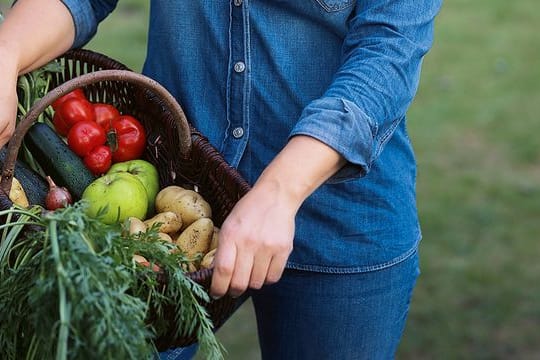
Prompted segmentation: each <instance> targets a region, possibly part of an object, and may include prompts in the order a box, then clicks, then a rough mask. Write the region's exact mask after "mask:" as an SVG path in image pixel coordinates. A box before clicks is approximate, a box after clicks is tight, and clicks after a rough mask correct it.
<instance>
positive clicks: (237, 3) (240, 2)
mask: <svg viewBox="0 0 540 360" xmlns="http://www.w3.org/2000/svg"><path fill="white" fill-rule="evenodd" d="M240 5H242V0H234V6H240Z"/></svg>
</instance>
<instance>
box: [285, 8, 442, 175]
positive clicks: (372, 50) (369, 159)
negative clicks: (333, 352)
mask: <svg viewBox="0 0 540 360" xmlns="http://www.w3.org/2000/svg"><path fill="white" fill-rule="evenodd" d="M441 2H442V1H441V0H399V1H393V0H370V1H358V2H357V5H356V9H355V10H354V16H353V17H352V18H351V19H350V20H349V30H348V33H347V35H346V37H345V39H344V43H343V55H342V57H343V60H342V65H341V66H340V68H339V69H338V71H337V73H336V75H335V77H334V80H333V81H332V83H331V85H330V86H329V87H328V89H327V90H326V92H325V93H324V95H323V96H322V97H321V98H319V99H316V100H314V101H312V102H311V103H310V104H308V105H307V107H306V108H305V109H304V111H303V112H302V114H301V116H300V119H299V121H298V123H297V124H296V125H295V127H294V128H293V130H292V132H291V136H294V135H300V134H302V135H309V136H312V137H314V138H317V139H318V140H320V141H322V142H324V143H326V144H327V145H329V146H330V147H332V148H333V149H335V150H336V151H338V152H339V153H340V154H341V155H342V156H343V157H344V158H345V159H346V160H347V161H348V164H347V165H346V167H345V168H344V169H343V170H342V171H340V172H339V173H338V174H336V175H337V177H339V178H343V177H348V176H351V175H353V174H355V176H362V175H365V174H366V173H367V172H369V170H370V167H371V165H372V163H373V162H374V161H375V159H376V158H377V157H378V155H379V154H380V152H381V151H382V149H383V147H384V144H385V143H386V142H387V141H388V139H389V138H390V136H391V134H392V132H393V131H394V130H395V128H396V127H397V124H398V123H399V121H401V119H403V118H404V116H405V113H406V111H407V108H408V107H409V105H410V104H411V102H412V99H413V97H414V95H415V93H416V91H417V88H418V83H419V78H420V67H421V63H422V58H423V56H424V55H425V54H426V53H427V51H428V50H429V49H430V47H431V45H432V39H433V20H434V18H435V16H436V14H437V12H438V11H439V9H440V6H441Z"/></svg>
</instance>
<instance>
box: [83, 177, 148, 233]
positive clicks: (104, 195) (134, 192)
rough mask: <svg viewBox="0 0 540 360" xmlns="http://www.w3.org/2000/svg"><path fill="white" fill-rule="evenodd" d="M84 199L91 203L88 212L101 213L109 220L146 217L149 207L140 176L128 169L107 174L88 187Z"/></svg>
mask: <svg viewBox="0 0 540 360" xmlns="http://www.w3.org/2000/svg"><path fill="white" fill-rule="evenodd" d="M82 199H83V200H86V201H87V202H88V204H89V207H88V209H87V212H88V215H90V216H93V217H95V216H97V215H98V214H99V213H101V212H102V211H104V210H105V209H106V210H105V213H104V214H103V216H102V217H101V218H100V219H101V221H103V222H104V223H106V224H113V223H116V222H122V221H124V220H126V219H127V218H128V217H130V216H133V217H136V218H138V219H141V220H143V219H144V218H145V216H146V210H147V208H148V195H146V189H145V187H144V185H143V184H142V183H141V182H140V181H139V179H138V178H137V177H136V176H135V175H132V174H130V173H128V172H118V173H115V174H110V175H103V176H101V177H99V178H97V179H96V180H94V181H93V182H92V183H90V185H88V187H87V188H86V189H85V190H84V192H83V194H82Z"/></svg>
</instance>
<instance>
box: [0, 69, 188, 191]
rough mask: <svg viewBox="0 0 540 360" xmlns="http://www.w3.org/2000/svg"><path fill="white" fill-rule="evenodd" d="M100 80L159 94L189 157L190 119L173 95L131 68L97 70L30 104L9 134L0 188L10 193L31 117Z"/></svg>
mask: <svg viewBox="0 0 540 360" xmlns="http://www.w3.org/2000/svg"><path fill="white" fill-rule="evenodd" d="M100 81H123V82H127V83H131V84H135V85H140V86H143V87H145V88H148V89H150V90H152V91H153V92H154V93H155V94H156V95H158V96H159V97H160V100H162V101H163V102H164V104H165V105H166V107H167V108H168V109H170V111H171V112H172V114H173V116H174V117H175V118H177V119H178V124H179V127H178V137H179V139H180V142H179V147H180V148H179V151H180V154H181V155H182V156H183V157H186V158H187V157H188V155H189V153H190V152H191V130H190V126H189V123H188V121H187V119H186V116H185V114H184V111H183V110H182V108H181V107H180V104H178V102H177V101H176V99H175V98H174V97H173V96H172V95H171V93H169V91H168V90H167V89H165V88H164V87H163V86H162V85H161V84H159V83H158V82H157V81H155V80H153V79H151V78H149V77H147V76H145V75H142V74H139V73H136V72H133V71H129V70H98V71H94V72H91V73H88V74H84V75H80V76H77V77H75V78H73V79H71V80H68V81H66V82H65V83H63V84H61V85H59V86H57V87H56V88H54V89H52V90H51V91H49V92H48V93H47V94H46V95H45V96H43V97H42V98H41V99H40V100H39V101H37V102H36V103H35V104H34V105H33V106H32V108H31V109H30V110H29V111H28V113H27V114H26V116H25V117H24V118H23V119H22V120H21V121H20V122H19V124H18V125H17V128H16V129H15V132H14V133H13V136H12V137H11V139H10V141H9V144H8V147H7V152H6V158H5V162H4V166H3V168H2V180H1V181H0V189H1V190H2V191H3V192H4V194H6V196H7V194H9V191H10V189H11V183H12V179H13V175H14V169H15V161H16V160H17V154H18V152H19V148H20V147H21V144H22V140H23V138H24V136H25V134H26V133H27V131H28V130H29V129H30V127H31V126H32V124H33V123H34V121H36V119H37V118H38V116H39V115H40V114H41V113H42V112H43V111H44V110H45V109H46V108H47V106H49V105H50V104H52V103H53V102H54V101H55V100H56V99H58V98H60V97H61V96H63V95H65V94H67V93H69V92H70V91H73V90H75V89H77V88H79V87H83V86H87V85H91V84H94V83H97V82H100Z"/></svg>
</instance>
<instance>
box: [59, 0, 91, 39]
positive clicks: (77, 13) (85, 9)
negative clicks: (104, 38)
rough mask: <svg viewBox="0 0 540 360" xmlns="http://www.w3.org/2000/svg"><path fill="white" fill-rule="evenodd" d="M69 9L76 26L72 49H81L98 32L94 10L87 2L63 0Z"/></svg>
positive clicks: (83, 0)
mask: <svg viewBox="0 0 540 360" xmlns="http://www.w3.org/2000/svg"><path fill="white" fill-rule="evenodd" d="M62 2H63V3H64V5H65V6H66V7H67V8H68V10H69V12H70V13H71V16H72V17H73V23H74V25H75V40H74V42H73V45H72V48H80V47H82V46H83V45H85V44H86V43H87V42H88V41H89V40H90V39H91V38H92V36H93V35H94V34H95V33H96V30H97V20H96V18H95V15H94V10H93V9H92V6H91V5H90V3H89V2H88V1H86V0H62Z"/></svg>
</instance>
